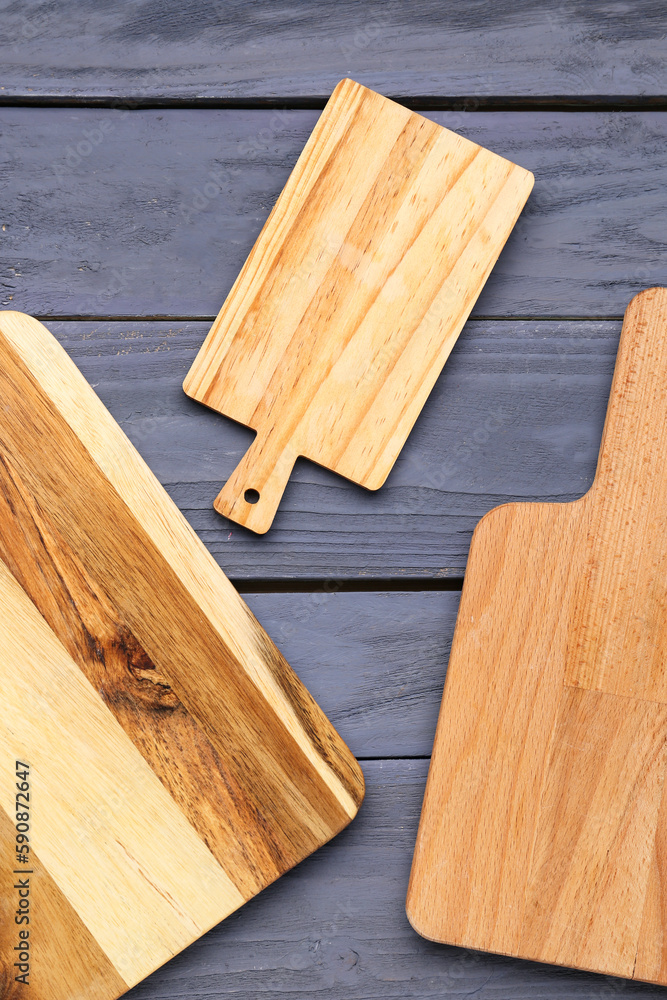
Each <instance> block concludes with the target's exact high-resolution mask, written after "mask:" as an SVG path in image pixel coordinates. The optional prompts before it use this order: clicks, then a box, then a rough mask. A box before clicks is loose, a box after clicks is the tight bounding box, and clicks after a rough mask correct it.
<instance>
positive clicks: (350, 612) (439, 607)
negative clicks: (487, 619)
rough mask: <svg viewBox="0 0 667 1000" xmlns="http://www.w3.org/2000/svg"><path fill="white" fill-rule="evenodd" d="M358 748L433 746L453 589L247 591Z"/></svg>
mask: <svg viewBox="0 0 667 1000" xmlns="http://www.w3.org/2000/svg"><path fill="white" fill-rule="evenodd" d="M244 600H246V601H247V603H248V604H249V606H250V608H251V610H252V611H253V612H254V613H255V614H256V615H257V617H258V619H259V621H260V622H261V623H262V625H263V627H264V628H265V629H266V631H267V632H268V634H269V635H270V636H271V638H272V639H273V641H274V642H275V643H276V645H277V646H278V648H279V649H280V650H281V651H282V653H283V654H284V655H285V657H286V658H287V660H288V661H289V663H290V665H291V666H292V667H293V669H294V670H295V671H296V673H297V675H298V676H299V678H300V679H301V680H302V681H303V683H304V684H305V685H306V687H307V688H308V690H309V691H311V692H312V694H313V697H314V698H315V699H316V701H317V702H318V704H320V705H322V708H323V709H324V711H325V712H326V714H327V716H328V717H329V718H330V719H331V721H332V722H333V724H334V725H335V726H336V729H337V730H338V732H339V733H340V734H341V736H342V737H343V739H344V740H345V742H346V743H347V744H348V746H349V747H350V749H351V750H352V752H353V753H354V755H355V756H356V757H359V758H362V759H364V758H368V757H397V756H401V757H427V756H429V754H430V753H431V747H432V745H433V735H434V733H435V724H436V720H437V717H438V708H439V705H440V699H441V695H442V687H443V684H444V679H445V671H446V668H447V660H448V657H449V649H450V646H451V641H452V635H453V633H454V623H455V621H456V612H457V609H458V604H459V594H458V593H456V592H452V591H449V592H447V591H445V592H437V591H432V592H424V591H422V592H417V593H405V592H403V593H401V592H399V591H394V592H384V593H382V592H367V593H347V592H340V591H337V590H336V589H335V583H332V585H331V586H329V587H327V588H321V589H320V590H315V591H313V592H312V593H309V594H245V595H244Z"/></svg>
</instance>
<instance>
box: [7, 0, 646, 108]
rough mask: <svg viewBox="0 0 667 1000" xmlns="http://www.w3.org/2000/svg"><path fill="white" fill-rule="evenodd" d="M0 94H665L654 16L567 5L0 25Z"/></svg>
mask: <svg viewBox="0 0 667 1000" xmlns="http://www.w3.org/2000/svg"><path fill="white" fill-rule="evenodd" d="M3 22H4V24H3V28H4V30H3V35H4V37H5V39H6V40H5V43H4V46H3V48H2V49H0V60H1V61H2V65H3V67H4V73H3V84H4V91H5V93H9V94H20V95H25V96H29V97H30V96H35V95H39V96H43V95H54V94H55V95H66V96H71V95H81V94H83V95H93V96H108V95H111V96H113V97H115V98H122V97H125V98H128V97H142V98H157V99H164V98H165V97H167V98H177V97H185V98H189V99H193V98H198V97H202V96H203V97H206V98H209V99H211V98H219V99H227V98H230V97H231V98H234V97H241V98H255V99H261V98H266V97H278V98H288V97H311V96H313V95H314V96H317V97H321V96H322V95H324V94H327V95H328V94H329V93H331V91H332V90H333V88H334V86H335V85H336V83H337V82H338V80H339V79H340V77H341V76H342V75H344V74H349V75H351V76H353V77H355V78H359V79H360V81H361V82H362V83H364V84H366V85H367V86H369V87H373V88H376V89H378V90H381V91H384V92H386V93H387V94H390V95H398V96H401V95H402V96H405V95H424V94H444V95H451V96H460V95H462V96H464V97H468V96H472V97H474V96H477V95H486V94H492V95H498V94H518V95H539V96H544V95H546V96H551V95H552V94H574V95H605V94H607V95H614V96H615V95H619V94H632V95H634V94H660V95H663V96H664V94H665V65H664V51H663V48H662V47H661V46H662V41H663V39H664V33H665V12H664V9H663V8H662V7H661V6H660V5H657V4H654V3H651V2H650V0H640V2H639V3H636V4H634V5H633V6H632V8H626V7H611V8H610V7H608V6H600V5H597V4H594V5H591V4H587V3H586V2H585V0H571V2H568V3H567V4H560V5H558V6H554V5H549V4H546V3H537V4H536V3H531V2H528V0H522V2H520V3H515V4H494V3H490V2H484V3H477V4H475V5H473V6H471V5H470V4H466V3H465V2H463V0H454V2H452V3H448V4H446V5H443V4H442V3H439V2H438V0H417V2H415V3H411V4H410V6H409V7H406V6H405V5H402V4H398V3H391V4H387V3H383V2H381V0H363V2H355V0H343V2H341V3H337V4H336V5H335V6H332V5H330V4H327V3H326V2H323V0H316V2H313V3H307V2H305V0H298V2H292V3H288V2H286V0H280V2H278V3H270V2H268V0H257V2H255V3H254V4H253V6H252V7H250V6H248V5H247V4H244V3H222V2H214V3H207V2H205V0H192V2H190V3H188V4H187V5H185V6H183V7H181V8H179V9H178V10H174V8H173V6H172V5H170V4H169V3H168V2H166V0H141V2H138V3H123V4H116V5H113V6H108V7H105V6H98V5H95V6H93V7H92V8H90V9H87V10H86V16H85V17H82V16H81V10H80V7H79V6H78V5H77V4H76V2H75V0H67V2H64V3H60V4H59V5H58V8H57V10H53V9H51V8H49V7H48V6H46V5H45V4H43V3H41V2H40V0H27V2H25V3H22V4H21V5H20V6H19V5H17V4H7V5H6V8H5V10H4V11H3Z"/></svg>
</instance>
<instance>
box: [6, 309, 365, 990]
mask: <svg viewBox="0 0 667 1000" xmlns="http://www.w3.org/2000/svg"><path fill="white" fill-rule="evenodd" d="M0 330H1V336H0V396H1V398H2V413H1V419H0V441H1V444H2V447H1V449H0V451H1V460H0V496H1V499H0V524H1V525H2V531H1V532H0V597H1V602H0V603H1V604H2V606H3V608H4V609H5V611H6V612H7V613H6V614H5V615H4V616H3V618H2V620H1V621H0V649H2V656H1V657H0V675H1V686H2V689H3V692H4V695H3V699H2V704H0V756H1V757H2V759H3V761H4V763H3V771H4V772H5V773H10V774H11V773H13V769H14V761H15V760H16V759H20V760H23V761H28V762H29V764H30V774H31V775H34V777H33V779H32V781H33V785H32V789H33V791H34V798H35V799H36V805H35V806H34V808H33V806H32V804H31V806H30V832H31V840H30V844H31V849H32V848H34V849H35V851H36V853H37V856H38V858H39V859H40V860H41V862H42V864H44V865H45V867H46V869H47V871H48V873H49V875H50V876H51V877H52V878H53V881H54V882H55V883H56V885H57V886H58V887H59V888H60V889H61V890H62V892H63V894H64V895H65V897H66V898H67V900H68V901H69V902H70V903H71V905H72V906H73V908H74V909H75V910H76V912H77V914H78V915H79V917H80V918H81V920H82V921H83V923H84V924H85V926H86V927H87V928H88V930H89V931H90V933H91V935H92V937H93V938H94V940H95V941H96V942H97V943H98V944H99V946H100V948H101V950H102V952H103V953H104V955H106V956H107V958H108V959H109V961H110V962H111V964H112V966H113V968H114V969H115V970H116V972H117V973H118V975H119V976H120V977H121V979H122V980H123V981H124V982H125V983H126V984H127V985H128V986H132V985H134V984H135V983H137V982H138V981H140V980H141V979H142V978H143V977H144V976H146V975H147V974H148V973H150V972H151V971H153V970H154V969H155V968H157V967H158V966H159V965H160V964H162V963H163V962H165V961H166V960H168V959H169V958H170V957H172V956H173V955H174V954H175V953H177V952H178V951H179V950H181V949H182V948H183V947H185V946H186V945H187V944H189V943H190V942H191V941H192V940H194V939H195V938H196V937H198V936H200V935H201V934H202V933H204V932H205V931H206V930H208V929H209V928H210V927H211V926H212V925H213V924H215V923H217V922H218V921H220V920H221V919H224V917H226V916H227V915H229V913H230V912H232V911H233V910H234V909H236V908H238V907H239V906H240V905H242V904H243V902H245V901H246V900H247V899H249V898H250V897H251V896H253V895H254V894H256V893H257V892H258V891H259V890H260V889H261V888H263V887H264V886H265V885H267V884H269V883H270V882H272V881H274V880H275V879H276V878H277V877H278V876H279V875H280V874H281V873H282V872H283V871H285V870H287V869H288V868H290V867H292V866H293V865H294V864H295V863H297V861H299V860H301V859H302V858H303V857H304V856H305V855H306V854H307V853H310V852H311V851H312V850H314V849H315V848H316V847H318V846H320V845H321V844H322V843H324V842H326V841H327V840H328V839H330V838H331V836H333V835H334V834H335V833H337V832H338V831H339V830H340V829H342V828H343V827H344V826H346V825H347V823H348V822H349V821H350V819H351V818H352V817H353V816H354V815H355V814H356V811H357V809H358V805H359V802H360V800H361V797H362V796H363V778H362V776H361V772H360V770H359V768H358V766H357V764H356V762H355V761H354V760H353V758H352V756H351V754H350V753H349V751H348V750H347V748H346V747H345V745H344V744H343V742H342V741H341V740H340V738H339V737H338V736H337V734H336V733H335V731H334V730H333V728H332V727H331V726H330V724H329V723H328V721H327V720H326V718H325V716H324V715H323V714H322V713H321V711H320V709H319V708H318V707H317V705H316V704H315V702H314V701H313V700H312V698H311V696H310V695H309V694H308V693H307V692H306V691H305V689H304V688H303V687H302V686H301V685H300V684H299V682H298V680H297V678H296V677H295V676H294V674H293V673H292V672H291V671H290V669H289V667H288V666H287V664H286V662H285V661H284V659H283V658H282V657H281V655H280V653H279V652H278V651H277V649H276V648H275V647H274V646H273V644H272V643H271V641H270V640H269V639H268V637H267V635H266V633H265V632H264V631H263V630H262V629H261V627H260V626H259V625H258V624H257V622H256V620H255V619H254V618H253V616H252V614H251V613H250V612H249V610H248V608H247V607H246V606H245V605H244V604H243V602H242V600H241V599H240V598H239V596H238V594H237V593H236V592H235V591H234V588H233V587H232V586H231V585H230V583H229V581H228V580H227V579H226V578H225V577H224V575H223V574H222V573H221V572H220V570H219V569H218V567H217V566H216V565H215V563H214V562H213V560H212V559H211V558H210V556H209V554H208V553H207V552H206V550H205V549H204V547H203V546H202V545H201V544H200V543H199V542H198V541H197V539H196V536H195V535H194V533H193V532H192V531H191V529H190V528H189V527H188V525H187V523H186V522H185V521H184V520H183V518H182V517H181V515H180V514H179V512H178V510H177V509H176V508H175V507H174V505H173V504H171V502H170V501H169V500H168V497H167V496H166V494H165V493H164V491H163V490H162V489H161V487H160V485H159V483H158V482H157V480H156V479H155V478H154V477H153V476H152V475H151V473H150V471H149V469H148V468H147V466H146V465H145V464H144V463H143V462H142V460H141V458H140V457H139V455H138V454H137V452H136V451H135V450H134V449H133V448H132V446H131V444H130V443H129V442H128V440H127V439H126V438H125V436H124V435H123V434H122V431H121V430H120V428H119V427H118V425H117V424H116V423H115V422H114V420H113V418H112V417H111V415H110V414H109V413H108V411H106V410H105V408H104V406H103V405H102V403H101V402H100V400H99V399H98V397H97V396H96V395H95V393H94V392H93V391H92V390H91V389H90V387H89V386H88V385H87V383H86V381H85V379H84V378H83V376H82V375H81V374H80V372H79V371H78V370H77V369H76V367H75V366H74V365H73V363H72V362H71V361H70V359H69V358H68V357H67V355H66V353H65V351H63V350H62V348H61V347H60V346H59V345H58V343H57V341H55V340H54V338H53V337H51V335H50V334H49V332H48V331H47V330H46V328H45V327H43V326H42V325H41V324H40V323H38V322H37V321H36V320H34V319H31V318H30V317H28V316H25V315H23V314H18V313H12V312H5V313H3V314H2V315H1V316H0ZM45 720H46V724H45ZM182 773H183V780H182V781H181V774H182ZM14 798H15V788H14V782H7V783H4V784H3V785H2V786H1V787H0V806H1V807H2V808H3V809H4V810H5V812H6V813H8V814H10V813H11V812H12V809H13V805H14ZM30 801H31V803H32V801H33V800H32V799H31V800H30ZM93 884H94V885H96V886H97V887H98V891H96V892H91V886H92V885H93ZM70 927H72V925H71V924H70ZM72 929H73V930H75V928H74V927H72ZM62 947H63V949H65V950H67V949H69V950H70V951H75V950H76V940H69V941H63V942H62ZM100 974H101V975H104V976H105V982H106V981H107V979H108V977H106V973H105V972H104V970H101V972H100ZM44 988H45V984H38V990H39V991H40V992H41V991H42V990H43V989H44ZM108 989H109V993H108V995H109V997H110V998H112V997H113V996H115V993H114V992H113V989H112V984H110V985H109V986H108Z"/></svg>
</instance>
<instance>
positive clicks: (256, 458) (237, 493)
mask: <svg viewBox="0 0 667 1000" xmlns="http://www.w3.org/2000/svg"><path fill="white" fill-rule="evenodd" d="M296 458H297V456H296V454H293V453H292V452H290V451H282V452H279V453H278V454H276V453H275V450H274V449H273V448H271V446H270V439H268V438H266V437H263V436H261V435H259V434H258V435H257V437H256V438H255V440H254V441H253V443H252V444H251V445H250V448H248V450H247V452H246V453H245V455H244V456H243V458H242V460H241V461H240V462H239V464H238V465H237V466H236V468H235V469H234V471H233V472H232V474H231V476H230V477H229V479H228V480H227V482H226V483H225V485H224V486H223V488H222V490H221V491H220V493H219V494H218V496H217V498H216V500H215V503H214V504H213V506H214V507H215V509H216V510H217V512H218V513H219V514H223V515H224V516H225V517H228V518H230V520H232V521H236V523H237V524H242V525H243V526H244V527H246V528H250V530H251V531H256V532H257V533H258V534H260V535H263V534H264V533H265V532H266V531H268V530H269V528H270V527H271V525H272V523H273V519H274V517H275V516H276V511H277V510H278V505H279V504H280V501H281V499H282V495H283V493H284V492H285V487H286V486H287V481H288V480H289V477H290V475H291V473H292V469H293V468H294V463H295V461H296Z"/></svg>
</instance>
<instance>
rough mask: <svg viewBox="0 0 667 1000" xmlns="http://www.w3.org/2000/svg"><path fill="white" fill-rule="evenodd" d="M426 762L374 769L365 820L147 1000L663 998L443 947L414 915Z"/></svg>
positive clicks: (204, 942) (162, 981) (623, 984)
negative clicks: (411, 880)
mask: <svg viewBox="0 0 667 1000" xmlns="http://www.w3.org/2000/svg"><path fill="white" fill-rule="evenodd" d="M426 766H427V762H426V761H403V760H401V761H373V762H370V763H367V764H365V766H364V771H365V774H366V779H367V795H366V800H365V802H364V805H363V806H362V808H361V811H360V813H359V816H358V817H357V819H356V820H355V822H354V823H353V824H352V825H351V826H350V827H349V828H348V829H347V830H346V831H345V832H344V833H342V834H341V836H340V837H339V838H337V839H336V840H335V841H334V842H333V843H332V844H330V845H328V846H327V847H324V848H322V850H321V851H318V852H317V854H316V855H314V856H313V857H312V858H309V859H308V860H307V861H305V862H304V863H303V864H302V865H299V867H298V868H296V869H295V870H294V871H292V872H290V873H289V874H288V875H286V876H284V877H283V878H282V879H280V881H278V882H276V883H275V885H273V886H271V887H269V888H268V889H267V890H266V891H265V892H263V893H262V895H261V896H259V897H258V898H257V899H256V900H254V901H253V902H252V903H250V904H248V905H247V906H245V907H244V908H243V910H240V911H239V912H238V913H237V914H234V915H233V916H232V917H231V918H230V919H229V920H227V921H225V923H224V924H223V925H221V926H220V927H218V928H216V929H215V930H213V931H211V933H210V934H208V935H207V936H206V937H204V938H202V939H201V940H200V941H199V942H197V943H196V944H194V945H193V946H192V947H191V948H190V949H188V951H187V952H185V953H184V954H182V955H181V956H179V957H178V958H176V959H175V960H174V961H173V962H171V963H169V965H168V966H165V967H164V968H163V969H161V970H160V971H159V972H157V973H155V975H154V976H152V977H151V978H150V979H149V980H148V981H147V982H146V983H144V984H143V986H142V987H141V988H140V994H139V995H141V997H143V998H145V1000H152V998H154V997H155V998H157V997H160V998H162V1000H172V998H173V1000H177V998H179V997H183V996H186V995H187V996H192V997H193V998H194V1000H204V998H205V997H210V996H212V995H215V996H229V997H239V996H243V997H247V998H250V1000H264V998H266V1000H269V998H271V1000H273V998H275V997H278V996H279V997H281V998H283V997H284V998H287V1000H302V998H303V997H304V996H309V997H310V996H325V997H327V1000H393V998H396V1000H405V998H406V997H411V998H413V1000H442V998H443V997H450V996H451V997H456V998H460V1000H463V998H465V997H470V996H476V997H479V998H480V1000H590V998H591V997H607V998H612V997H615V996H617V995H618V994H619V993H620V994H621V995H622V996H624V997H628V998H632V1000H634V998H635V997H636V998H640V997H641V998H644V1000H659V998H660V997H662V996H663V994H664V990H661V989H660V988H659V987H649V986H646V985H643V984H640V983H633V982H628V981H622V980H616V979H612V978H610V977H605V978H602V977H600V976H595V975H593V974H590V973H585V972H574V971H571V970H565V969H562V968H561V969H558V968H553V967H551V966H548V965H542V964H538V963H534V962H526V961H519V960H517V959H508V958H504V957H501V956H497V955H489V954H482V953H480V952H472V951H467V950H465V949H462V948H457V947H451V946H447V945H438V944H433V943H431V942H429V941H426V940H424V939H423V938H420V937H418V936H417V935H416V934H415V933H414V931H413V930H412V929H411V928H410V926H409V924H408V922H407V920H406V919H405V913H404V901H405V893H406V888H407V882H408V870H409V866H410V859H411V856H412V849H413V846H414V840H415V834H416V829H417V821H418V815H419V809H420V805H421V797H422V794H423V788H424V781H425V778H426Z"/></svg>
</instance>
